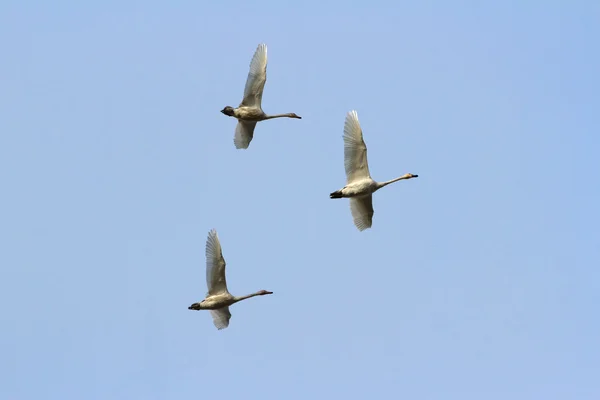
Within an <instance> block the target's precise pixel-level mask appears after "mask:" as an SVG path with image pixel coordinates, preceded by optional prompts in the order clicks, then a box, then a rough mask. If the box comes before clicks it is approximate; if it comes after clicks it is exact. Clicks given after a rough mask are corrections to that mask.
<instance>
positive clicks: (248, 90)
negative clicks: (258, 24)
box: [240, 43, 267, 108]
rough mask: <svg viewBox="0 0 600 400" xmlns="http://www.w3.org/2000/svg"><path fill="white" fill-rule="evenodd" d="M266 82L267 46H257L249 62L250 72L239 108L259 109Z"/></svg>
mask: <svg viewBox="0 0 600 400" xmlns="http://www.w3.org/2000/svg"><path fill="white" fill-rule="evenodd" d="M265 82H267V45H266V44H264V43H262V44H259V45H258V47H257V48H256V51H255V52H254V57H252V61H251V62H250V72H248V79H246V87H245V88H244V99H243V100H242V102H241V104H240V107H242V106H247V107H258V108H260V107H261V103H262V94H263V89H264V88H265Z"/></svg>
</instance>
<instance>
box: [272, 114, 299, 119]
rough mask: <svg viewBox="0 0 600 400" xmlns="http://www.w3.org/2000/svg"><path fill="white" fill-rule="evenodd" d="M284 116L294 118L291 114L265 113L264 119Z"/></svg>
mask: <svg viewBox="0 0 600 400" xmlns="http://www.w3.org/2000/svg"><path fill="white" fill-rule="evenodd" d="M284 117H288V118H294V117H293V116H292V114H289V113H288V114H275V115H267V116H266V117H265V119H273V118H284Z"/></svg>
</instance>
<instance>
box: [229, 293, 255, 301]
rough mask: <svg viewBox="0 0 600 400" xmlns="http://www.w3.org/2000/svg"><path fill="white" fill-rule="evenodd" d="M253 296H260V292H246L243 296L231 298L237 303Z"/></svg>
mask: <svg viewBox="0 0 600 400" xmlns="http://www.w3.org/2000/svg"><path fill="white" fill-rule="evenodd" d="M254 296H260V293H259V292H256V293H250V294H247V295H245V296H234V297H233V299H234V300H235V301H234V302H235V303H237V302H238V301H242V300H246V299H249V298H250V297H254Z"/></svg>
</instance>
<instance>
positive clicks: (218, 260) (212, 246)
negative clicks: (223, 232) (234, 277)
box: [206, 229, 229, 295]
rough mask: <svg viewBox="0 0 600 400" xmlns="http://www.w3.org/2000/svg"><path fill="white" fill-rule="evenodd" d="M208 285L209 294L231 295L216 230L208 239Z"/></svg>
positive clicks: (212, 231)
mask: <svg viewBox="0 0 600 400" xmlns="http://www.w3.org/2000/svg"><path fill="white" fill-rule="evenodd" d="M206 285H207V286H208V294H209V295H215V294H219V293H229V292H228V291H227V282H226V280H225V259H224V258H223V253H222V251H221V243H220V242H219V236H217V231H216V230H214V229H213V230H211V231H210V232H209V233H208V237H207V238H206Z"/></svg>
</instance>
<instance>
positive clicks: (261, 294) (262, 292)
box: [257, 290, 273, 296]
mask: <svg viewBox="0 0 600 400" xmlns="http://www.w3.org/2000/svg"><path fill="white" fill-rule="evenodd" d="M257 294H258V295H259V296H264V295H265V294H273V292H269V291H268V290H260V291H259V292H258V293H257Z"/></svg>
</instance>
